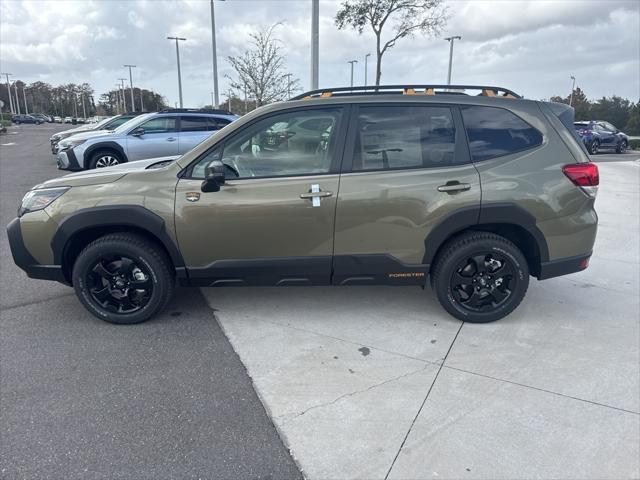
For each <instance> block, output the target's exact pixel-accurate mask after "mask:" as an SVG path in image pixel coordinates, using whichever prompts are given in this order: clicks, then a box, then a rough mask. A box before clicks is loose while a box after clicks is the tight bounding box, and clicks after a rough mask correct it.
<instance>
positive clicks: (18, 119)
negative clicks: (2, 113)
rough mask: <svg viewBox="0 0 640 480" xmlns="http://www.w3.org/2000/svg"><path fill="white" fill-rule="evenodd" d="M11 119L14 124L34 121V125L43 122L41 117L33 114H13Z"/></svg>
mask: <svg viewBox="0 0 640 480" xmlns="http://www.w3.org/2000/svg"><path fill="white" fill-rule="evenodd" d="M11 121H12V122H13V123H15V124H16V125H20V124H21V123H35V124H36V125H40V124H41V123H44V120H43V119H42V118H39V117H34V116H33V115H14V116H12V117H11Z"/></svg>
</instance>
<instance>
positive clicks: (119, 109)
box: [116, 83, 124, 114]
mask: <svg viewBox="0 0 640 480" xmlns="http://www.w3.org/2000/svg"><path fill="white" fill-rule="evenodd" d="M118 113H124V107H123V106H122V98H121V97H120V84H119V83H116V114H118Z"/></svg>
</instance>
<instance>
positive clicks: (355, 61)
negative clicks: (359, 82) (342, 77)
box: [347, 60, 358, 87]
mask: <svg viewBox="0 0 640 480" xmlns="http://www.w3.org/2000/svg"><path fill="white" fill-rule="evenodd" d="M347 63H350V64H351V86H352V87H353V64H354V63H358V60H349V61H348V62H347Z"/></svg>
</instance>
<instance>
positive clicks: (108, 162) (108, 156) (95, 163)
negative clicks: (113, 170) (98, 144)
mask: <svg viewBox="0 0 640 480" xmlns="http://www.w3.org/2000/svg"><path fill="white" fill-rule="evenodd" d="M121 163H123V159H122V157H121V156H120V154H118V153H116V152H113V151H111V150H98V151H97V152H96V153H94V154H93V155H92V156H91V160H90V161H89V168H90V169H94V168H105V167H113V166H114V165H120V164H121Z"/></svg>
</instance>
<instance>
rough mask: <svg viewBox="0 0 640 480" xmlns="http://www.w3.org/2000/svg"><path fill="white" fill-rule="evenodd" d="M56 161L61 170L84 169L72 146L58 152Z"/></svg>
mask: <svg viewBox="0 0 640 480" xmlns="http://www.w3.org/2000/svg"><path fill="white" fill-rule="evenodd" d="M56 163H57V164H58V168H59V169H60V170H82V168H81V167H80V164H79V163H78V159H77V158H76V154H75V153H74V152H73V149H72V148H70V149H69V150H65V151H63V152H58V154H57V155H56Z"/></svg>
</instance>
